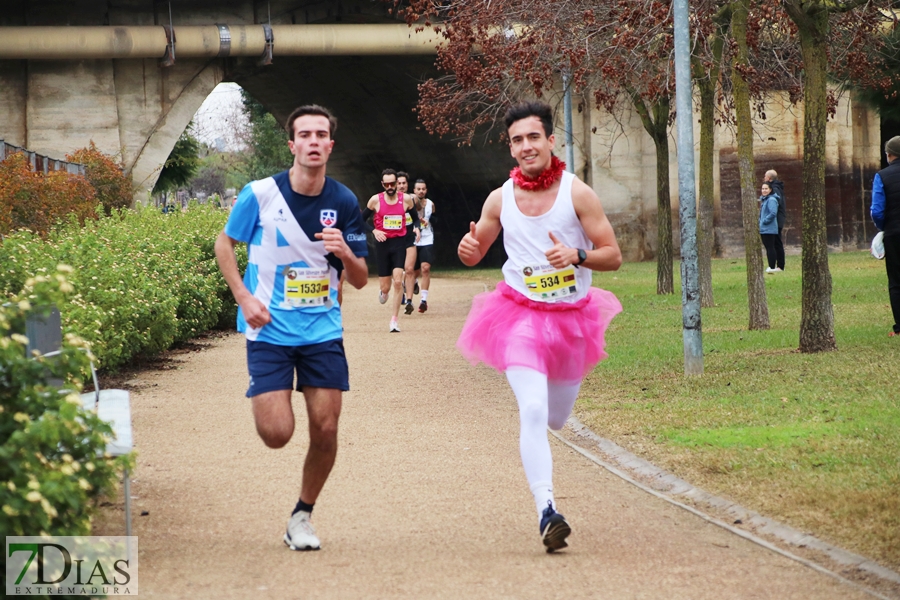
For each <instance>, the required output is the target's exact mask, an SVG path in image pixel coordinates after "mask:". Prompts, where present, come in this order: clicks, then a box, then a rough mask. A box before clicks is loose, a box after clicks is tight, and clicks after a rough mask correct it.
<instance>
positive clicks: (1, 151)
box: [0, 139, 84, 175]
mask: <svg viewBox="0 0 900 600" xmlns="http://www.w3.org/2000/svg"><path fill="white" fill-rule="evenodd" d="M16 152H22V153H24V154H25V156H26V158H28V162H29V163H31V168H32V169H34V170H35V171H40V172H41V173H44V174H45V175H46V174H47V173H49V172H51V171H66V172H67V173H71V174H72V175H84V165H81V164H78V163H70V162H66V161H64V160H57V159H55V158H50V157H49V156H44V155H43V154H38V153H37V152H32V151H30V150H26V149H25V148H20V147H19V146H13V145H12V144H7V143H6V142H5V141H3V140H2V139H0V161H2V160H5V159H6V157H7V156H9V155H10V154H15V153H16Z"/></svg>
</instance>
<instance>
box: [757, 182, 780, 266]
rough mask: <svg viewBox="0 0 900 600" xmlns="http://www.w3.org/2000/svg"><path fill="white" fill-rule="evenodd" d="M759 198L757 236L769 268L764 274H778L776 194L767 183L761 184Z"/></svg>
mask: <svg viewBox="0 0 900 600" xmlns="http://www.w3.org/2000/svg"><path fill="white" fill-rule="evenodd" d="M760 192H761V195H760V197H759V235H760V237H762V242H763V246H765V247H766V258H767V259H768V261H769V268H768V269H766V273H778V272H780V271H781V270H782V269H781V268H780V267H778V265H777V263H776V260H777V259H778V251H777V250H776V246H777V242H776V238H778V194H775V193H773V192H772V186H771V185H770V184H769V183H763V184H762V188H761V190H760Z"/></svg>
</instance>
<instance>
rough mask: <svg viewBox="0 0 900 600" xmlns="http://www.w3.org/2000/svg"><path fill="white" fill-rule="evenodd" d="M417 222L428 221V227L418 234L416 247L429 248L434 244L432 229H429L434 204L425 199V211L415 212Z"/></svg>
mask: <svg viewBox="0 0 900 600" xmlns="http://www.w3.org/2000/svg"><path fill="white" fill-rule="evenodd" d="M417 212H418V213H419V220H420V221H421V220H422V219H425V220H426V221H428V227H423V228H422V230H421V231H420V232H419V241H418V242H416V246H430V245H431V244H433V243H434V229H433V228H432V227H431V215H432V213H433V212H434V203H433V202H432V201H431V200H429V199H428V198H426V199H425V210H417Z"/></svg>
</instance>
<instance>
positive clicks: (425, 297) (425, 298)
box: [422, 290, 428, 302]
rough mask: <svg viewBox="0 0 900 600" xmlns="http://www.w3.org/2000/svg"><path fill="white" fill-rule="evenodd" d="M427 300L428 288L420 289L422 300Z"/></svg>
mask: <svg viewBox="0 0 900 600" xmlns="http://www.w3.org/2000/svg"><path fill="white" fill-rule="evenodd" d="M427 300H428V290H422V302H426V301H427Z"/></svg>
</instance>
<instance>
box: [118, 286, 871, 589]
mask: <svg viewBox="0 0 900 600" xmlns="http://www.w3.org/2000/svg"><path fill="white" fill-rule="evenodd" d="M482 290H483V286H482V284H481V283H478V282H475V281H469V280H456V279H435V280H434V281H433V282H432V295H431V297H430V299H429V305H430V309H429V311H428V312H427V313H426V314H424V315H422V314H419V313H417V312H416V313H413V315H411V316H408V317H406V316H403V315H401V320H400V325H401V328H402V330H403V331H402V333H399V334H390V333H388V321H389V318H390V314H389V308H388V307H387V306H381V305H379V304H378V302H377V301H376V294H377V287H376V281H375V280H374V279H373V280H370V282H369V285H368V286H367V287H366V288H364V289H363V290H361V291H356V290H353V289H349V288H348V289H347V290H346V295H345V306H346V309H345V340H346V348H347V352H348V357H349V362H350V380H351V387H352V388H353V389H352V391H351V392H349V393H347V394H345V396H344V409H343V415H342V417H341V430H340V449H339V452H338V459H337V464H336V466H335V469H334V471H333V472H332V475H331V478H330V479H329V481H328V483H327V484H326V486H325V489H324V491H323V493H322V495H321V496H320V498H319V501H318V502H317V504H316V510H315V513H314V516H313V523H314V524H315V526H316V528H317V530H318V533H319V536H320V538H321V540H322V550H321V551H319V552H290V551H289V550H287V548H286V547H285V546H284V544H283V543H282V541H281V536H282V534H283V532H284V527H285V524H286V522H287V519H288V516H289V514H290V511H291V510H292V508H293V505H294V503H295V501H296V499H297V496H298V494H299V486H300V481H299V476H300V471H301V466H302V461H303V457H304V454H305V443H306V440H305V438H306V436H305V435H304V434H305V411H304V409H303V405H302V400H301V396H300V395H299V394H295V410H297V411H298V428H297V434H296V435H295V437H294V439H293V440H292V441H291V443H289V444H288V445H287V446H286V447H285V448H283V449H281V450H270V449H267V448H266V447H265V446H264V445H263V443H262V442H261V441H260V440H259V439H258V438H257V436H256V432H255V429H254V426H253V421H252V416H251V414H250V405H249V401H248V400H247V399H245V398H244V396H243V394H244V391H245V389H246V384H247V375H246V369H245V355H244V344H243V338H242V337H241V336H238V335H228V336H224V337H221V338H217V339H214V340H213V341H212V346H211V347H210V348H209V349H206V350H204V351H202V352H194V353H188V354H184V355H182V356H181V358H180V362H179V363H178V368H177V369H172V370H165V371H159V370H157V371H151V370H148V371H142V372H140V373H139V374H138V375H137V376H136V379H135V380H132V381H131V382H130V384H131V385H132V386H133V389H134V391H132V411H133V424H134V438H135V447H136V450H137V452H138V465H137V471H136V473H135V476H134V483H133V486H132V495H133V496H134V501H133V510H134V514H135V517H134V530H135V535H138V536H139V544H140V593H141V595H142V596H155V597H160V598H242V599H244V598H278V599H287V598H313V597H315V598H616V599H618V598H666V599H671V598H691V599H700V598H715V599H717V600H718V599H723V598H742V599H743V598H803V599H807V598H841V599H847V598H866V597H868V596H866V595H864V594H862V593H861V592H859V591H858V590H856V589H854V588H851V587H848V586H845V585H843V584H841V583H840V582H838V581H835V580H833V579H831V578H829V577H827V576H824V575H821V574H819V573H816V572H814V571H812V570H810V569H808V568H806V567H803V566H802V565H799V564H797V563H795V562H793V561H790V560H788V559H785V558H783V557H781V556H778V555H776V554H773V553H771V552H769V551H767V550H765V549H763V548H760V547H759V546H756V545H754V544H752V543H749V542H747V541H745V540H743V539H740V538H738V537H737V536H734V535H732V534H729V533H728V532H726V531H724V530H722V529H720V528H718V527H715V526H713V525H710V524H708V523H706V522H704V521H702V520H701V519H699V518H697V517H695V516H693V515H691V514H689V513H686V512H684V511H682V510H680V509H678V508H675V507H673V506H671V505H669V504H667V503H665V502H663V501H661V500H659V499H657V498H654V497H652V496H649V495H647V494H646V493H644V492H641V491H640V490H638V489H637V488H635V487H633V486H631V485H629V484H627V483H625V482H623V481H621V480H619V479H618V478H616V477H614V476H612V475H610V474H609V473H608V472H607V471H605V470H603V469H601V468H600V467H598V466H597V465H595V464H593V463H591V462H590V461H588V460H587V459H585V458H584V457H582V456H581V455H579V454H578V453H576V452H575V451H573V450H571V449H570V448H568V447H566V446H564V445H562V444H561V443H559V442H558V441H556V440H552V442H551V444H552V447H553V452H554V460H555V482H554V483H555V488H556V492H557V499H558V501H559V505H560V510H561V511H562V512H563V514H565V515H566V517H567V518H568V520H569V522H570V523H571V525H572V528H573V534H572V536H571V537H570V538H569V542H570V546H569V548H568V549H566V550H565V551H563V552H561V553H557V554H553V555H548V554H546V553H545V552H544V550H543V546H542V545H541V542H540V539H539V536H538V531H537V522H536V518H535V515H534V507H533V501H532V499H531V494H530V492H529V491H528V487H527V484H526V482H525V475H524V473H523V472H522V468H521V464H520V462H519V456H518V439H517V436H518V419H517V413H516V408H515V400H514V398H513V396H512V393H511V392H510V391H509V388H508V386H507V385H506V383H505V379H504V378H503V377H502V376H500V375H498V374H497V373H494V372H493V371H491V370H489V369H487V368H484V367H483V366H480V367H478V368H473V367H471V366H469V364H468V363H466V362H465V361H464V360H463V359H462V357H461V356H460V355H459V353H458V352H457V351H456V349H455V347H454V342H455V341H456V337H457V335H458V333H459V330H460V329H461V327H462V323H463V320H464V319H465V316H466V314H467V312H468V308H469V304H470V302H471V298H472V296H473V295H474V294H476V293H478V292H480V291H482ZM610 351H611V352H615V348H611V349H610ZM600 433H602V432H600ZM142 511H146V512H147V513H149V514H147V515H145V516H139V515H140V514H141V512H142ZM120 528H121V525H120V523H117V522H115V521H112V520H110V521H109V522H108V523H105V524H104V525H103V527H102V529H104V530H105V529H111V530H116V529H120ZM103 533H107V534H113V533H115V534H118V535H121V531H103Z"/></svg>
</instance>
